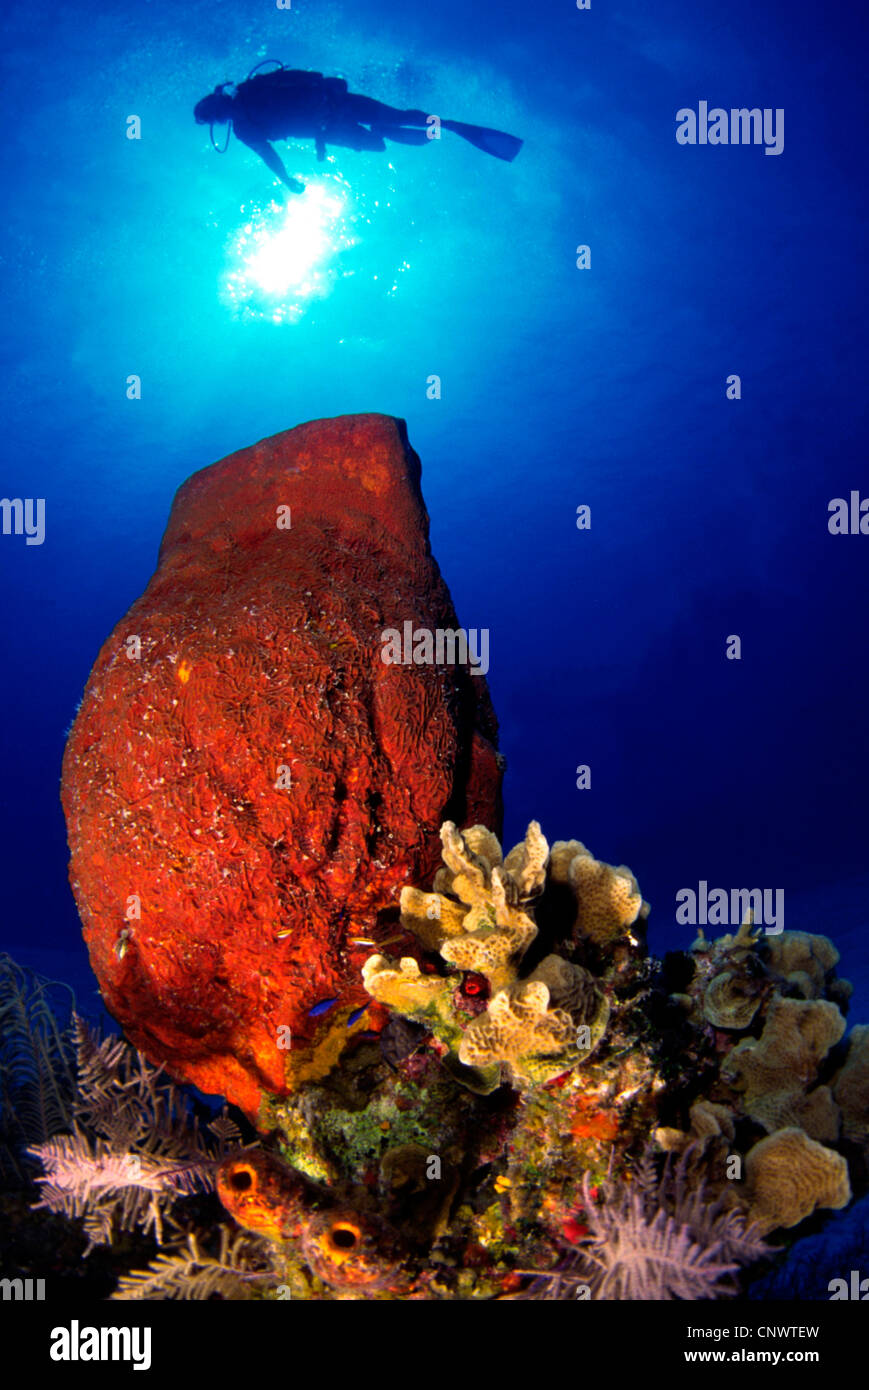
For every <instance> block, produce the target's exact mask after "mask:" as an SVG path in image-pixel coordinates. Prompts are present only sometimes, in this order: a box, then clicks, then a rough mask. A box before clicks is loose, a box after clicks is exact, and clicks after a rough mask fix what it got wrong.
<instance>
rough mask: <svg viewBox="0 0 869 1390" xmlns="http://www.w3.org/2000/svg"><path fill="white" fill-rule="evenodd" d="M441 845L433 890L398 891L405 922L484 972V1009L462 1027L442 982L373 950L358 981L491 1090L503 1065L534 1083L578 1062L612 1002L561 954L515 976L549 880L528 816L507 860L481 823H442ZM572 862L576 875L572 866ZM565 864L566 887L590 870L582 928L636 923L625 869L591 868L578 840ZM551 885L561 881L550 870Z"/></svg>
mask: <svg viewBox="0 0 869 1390" xmlns="http://www.w3.org/2000/svg"><path fill="white" fill-rule="evenodd" d="M441 841H442V845H443V860H444V866H443V868H442V869H440V870H438V873H437V875H436V876H435V884H434V889H435V891H434V892H432V893H424V892H422V891H420V890H419V889H418V888H404V889H403V890H402V894H401V920H402V924H403V925H404V926H405V927H407V928H408V929H409V930H410V931H412V932H413V933H414V934H415V935H416V937H417V938H418V940H419V941H420V943H421V944H422V945H423V947H425V948H426V949H427V950H431V951H433V950H436V951H438V952H439V953H440V955H441V957H442V959H443V960H445V961H446V962H447V963H448V964H449V965H451V966H452V967H454V968H455V969H456V970H460V971H467V972H473V973H475V974H480V975H483V976H485V978H486V980H487V981H488V983H489V987H490V991H491V996H490V1002H489V1005H488V1008H487V1009H486V1011H485V1012H484V1013H481V1014H479V1015H478V1016H477V1017H475V1018H473V1019H472V1021H471V1022H469V1023H467V1026H463V1024H464V1022H465V1020H464V1019H462V1020H461V1021H460V1020H459V1017H458V1016H457V1014H456V1010H455V1005H454V1000H453V997H452V993H453V986H452V985H451V983H450V982H449V980H444V979H443V978H441V977H439V976H434V977H432V976H425V975H422V974H421V972H420V971H419V968H418V966H415V962H410V961H409V960H404V961H402V962H400V964H398V965H396V963H395V962H393V961H390V960H389V959H388V958H387V957H383V956H375V957H372V958H371V959H370V960H369V961H367V962H366V965H365V968H364V971H363V979H364V983H365V987H366V989H367V990H368V992H369V993H370V994H372V995H373V997H374V998H375V999H377V1000H379V1001H380V1002H381V1003H384V1004H388V1005H390V1006H391V1007H392V1008H395V1009H397V1010H398V1011H399V1012H401V1013H403V1014H406V1015H408V1016H410V1017H412V1018H416V1019H419V1020H420V1021H422V1022H425V1023H426V1024H427V1025H428V1026H429V1027H430V1029H431V1031H432V1032H433V1033H434V1035H435V1036H436V1037H437V1038H438V1039H439V1040H440V1041H441V1042H443V1043H444V1044H445V1045H446V1046H447V1048H448V1049H449V1051H450V1053H451V1054H452V1056H453V1059H454V1062H457V1063H458V1064H459V1067H460V1068H461V1067H467V1068H471V1069H472V1071H473V1077H472V1078H470V1079H469V1078H468V1077H466V1076H465V1075H464V1074H462V1073H461V1071H460V1070H459V1069H457V1068H456V1067H455V1066H453V1070H454V1071H457V1074H459V1076H460V1079H462V1080H469V1084H472V1085H474V1087H475V1089H481V1088H483V1087H484V1088H485V1089H491V1084H490V1083H491V1081H492V1077H493V1076H494V1075H497V1074H499V1072H500V1069H501V1068H502V1067H503V1069H504V1071H505V1073H506V1075H507V1077H508V1079H509V1080H510V1081H511V1082H512V1083H513V1084H514V1085H517V1086H521V1087H532V1086H537V1085H540V1084H542V1083H543V1082H545V1081H547V1080H549V1079H551V1078H552V1077H554V1076H557V1075H558V1074H559V1073H560V1072H563V1071H566V1070H567V1069H568V1068H569V1067H571V1066H575V1065H576V1064H577V1063H578V1062H581V1061H582V1060H584V1058H585V1057H587V1056H588V1055H589V1054H590V1052H592V1051H593V1050H594V1048H595V1047H596V1046H597V1044H598V1042H599V1041H600V1039H601V1038H602V1036H603V1034H604V1032H605V1030H606V1026H607V1020H608V1018H609V1002H608V1000H607V998H606V995H605V994H604V993H603V991H602V990H601V989H600V988H599V987H598V985H597V983H596V981H595V978H594V976H593V975H592V974H591V973H590V972H589V971H588V970H586V969H584V968H583V967H582V966H579V965H576V964H574V963H573V962H572V961H569V960H566V959H564V958H563V957H561V956H556V955H549V956H546V957H545V958H544V959H543V960H542V961H541V962H540V964H539V965H538V966H537V967H536V969H535V970H534V971H533V972H532V973H531V974H530V975H528V976H527V977H526V978H524V979H523V978H520V968H521V965H522V960H523V958H524V956H525V954H526V952H527V950H528V948H529V946H530V945H531V943H532V942H533V941H534V939H535V938H536V936H537V924H536V922H535V920H534V917H533V915H532V914H533V905H532V904H533V901H534V900H536V899H537V898H539V897H540V896H541V894H543V892H544V891H545V889H546V886H547V881H548V880H547V870H548V869H550V870H551V865H550V855H549V845H548V843H547V841H546V838H545V836H544V835H543V833H542V831H541V829H540V826H539V825H538V824H537V822H536V821H532V822H531V824H530V825H529V827H528V830H527V833H526V835H525V839H524V840H523V841H522V843H521V844H519V845H517V846H515V848H514V849H512V850H511V851H510V853H509V854H508V855H507V856H506V858H505V857H504V856H503V855H502V852H501V846H500V844H499V842H498V840H497V839H496V837H495V836H494V835H493V834H492V833H491V831H489V830H487V829H486V828H485V827H484V826H472V827H471V828H470V829H469V830H465V831H459V830H458V829H457V828H456V826H455V825H453V824H452V822H450V821H448V822H446V823H445V824H444V826H443V827H442V829H441ZM580 859H581V860H583V867H582V870H581V871H579V872H578V871H576V870H575V869H574V868H573V867H572V866H573V865H574V863H575V862H576V861H577V860H580ZM562 862H563V866H564V874H565V879H564V881H565V882H571V883H573V882H574V881H576V882H581V881H583V873H585V872H586V869H587V867H588V866H591V875H590V877H588V880H587V883H585V885H584V887H583V888H582V893H583V894H584V897H581V896H580V894H579V892H578V893H577V897H576V898H575V899H574V910H575V912H576V914H577V919H576V920H577V924H578V925H579V930H580V931H581V930H583V928H582V923H581V921H580V919H582V920H583V921H584V922H585V923H586V926H587V925H588V924H589V923H591V924H592V926H594V924H595V923H596V924H598V926H601V924H603V925H604V926H606V930H607V931H609V932H610V933H612V931H613V930H615V925H614V924H615V923H616V922H618V923H619V925H618V928H617V930H618V931H619V932H621V931H623V929H624V924H625V922H628V924H629V923H630V922H631V921H634V920H635V919H636V916H637V915H638V913H639V910H640V908H641V907H642V899H641V898H640V897H639V893H638V890H637V889H636V881H635V880H634V879H633V875H631V874H630V871H629V870H621V869H619V870H613V869H610V867H609V866H608V865H599V864H597V861H595V860H593V859H592V858H591V856H590V855H589V854H588V851H587V850H585V849H584V847H583V846H581V845H580V844H579V842H578V841H574V842H571V844H570V846H569V853H568V854H567V856H561V859H560V860H559V863H562ZM555 881H556V882H560V881H561V880H560V879H559V878H558V877H557V876H556V879H555ZM589 885H590V888H589ZM635 899H636V900H635ZM583 901H584V902H585V916H583V911H584V909H583V906H582V903H583ZM413 967H415V969H414V968H413ZM435 982H436V983H435Z"/></svg>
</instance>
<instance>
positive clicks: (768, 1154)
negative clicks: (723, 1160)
mask: <svg viewBox="0 0 869 1390" xmlns="http://www.w3.org/2000/svg"><path fill="white" fill-rule="evenodd" d="M745 1173H746V1179H747V1192H748V1197H749V1202H750V1209H749V1215H750V1217H751V1219H752V1220H753V1221H755V1222H757V1223H758V1225H759V1227H760V1231H761V1234H763V1235H766V1234H768V1233H769V1232H770V1231H774V1230H777V1229H778V1228H780V1227H784V1228H788V1227H790V1226H796V1225H798V1224H799V1222H800V1221H804V1220H805V1218H806V1217H807V1216H811V1214H812V1212H813V1211H816V1210H817V1208H818V1207H833V1208H836V1209H838V1208H840V1207H845V1206H847V1205H848V1202H849V1201H850V1200H851V1184H850V1182H849V1180H848V1165H847V1163H846V1162H845V1160H844V1158H843V1157H842V1155H841V1154H837V1153H835V1152H834V1151H833V1150H832V1149H827V1148H825V1147H824V1145H823V1144H818V1143H816V1142H815V1140H814V1139H810V1138H809V1137H808V1135H806V1134H805V1133H804V1132H803V1131H802V1130H801V1129H797V1128H795V1127H792V1128H788V1129H780V1130H779V1131H778V1132H777V1133H776V1134H771V1135H769V1136H768V1137H767V1138H766V1139H761V1140H760V1142H759V1143H758V1144H755V1145H754V1147H753V1148H752V1149H750V1150H749V1152H748V1153H747V1155H746V1158H745Z"/></svg>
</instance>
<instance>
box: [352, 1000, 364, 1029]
mask: <svg viewBox="0 0 869 1390" xmlns="http://www.w3.org/2000/svg"><path fill="white" fill-rule="evenodd" d="M367 1008H368V1005H367V1004H363V1005H362V1008H361V1009H354V1010H353V1012H352V1014H351V1015H350V1017H349V1018H348V1020H347V1027H348V1028H352V1027H353V1024H354V1023H358V1022H359V1020H360V1018H361V1017H362V1015H363V1014H364V1013H365V1011H366V1010H367Z"/></svg>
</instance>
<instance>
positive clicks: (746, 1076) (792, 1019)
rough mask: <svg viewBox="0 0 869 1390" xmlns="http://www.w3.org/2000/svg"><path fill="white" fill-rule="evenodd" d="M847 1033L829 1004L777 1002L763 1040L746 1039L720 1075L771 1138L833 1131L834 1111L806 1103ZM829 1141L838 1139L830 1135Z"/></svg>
mask: <svg viewBox="0 0 869 1390" xmlns="http://www.w3.org/2000/svg"><path fill="white" fill-rule="evenodd" d="M844 1031H845V1020H844V1018H843V1017H842V1015H841V1013H840V1012H839V1010H838V1008H837V1007H836V1005H835V1004H831V1003H829V1002H828V1001H827V1000H822V999H816V1000H801V999H782V998H779V997H776V998H775V999H773V1001H772V1003H771V1004H770V1006H769V1009H768V1011H767V1015H766V1019H765V1022H764V1028H763V1032H762V1034H761V1036H760V1038H743V1040H742V1042H740V1043H738V1044H737V1046H736V1047H734V1048H733V1049H732V1051H731V1052H730V1053H729V1054H728V1056H727V1058H726V1059H725V1061H724V1064H723V1065H722V1068H721V1075H722V1077H723V1078H724V1080H726V1081H728V1082H729V1083H730V1085H732V1086H733V1087H734V1089H735V1090H737V1091H741V1092H743V1093H744V1094H743V1107H744V1109H745V1112H746V1114H748V1115H750V1116H751V1118H752V1119H754V1120H756V1121H757V1122H758V1124H761V1125H763V1127H764V1129H765V1130H767V1132H768V1133H771V1132H772V1131H773V1130H777V1129H781V1128H783V1127H786V1126H792V1125H800V1126H802V1127H804V1128H809V1127H810V1126H812V1121H813V1119H814V1121H815V1125H817V1124H818V1123H820V1125H821V1127H822V1130H823V1132H825V1133H826V1132H827V1131H828V1130H829V1127H830V1125H829V1116H830V1114H831V1112H830V1106H829V1103H827V1101H826V1098H824V1097H822V1098H821V1100H820V1101H818V1100H817V1099H812V1098H811V1097H807V1095H806V1092H807V1091H808V1090H809V1088H810V1087H811V1086H812V1084H813V1083H814V1082H815V1080H816V1079H817V1073H818V1065H819V1063H820V1062H821V1060H822V1059H823V1058H824V1057H825V1056H826V1054H827V1052H828V1051H829V1050H830V1048H831V1047H832V1046H833V1045H834V1044H835V1043H837V1042H838V1041H839V1039H840V1038H841V1036H842V1034H843V1033H844ZM829 1137H831V1138H832V1137H834V1136H832V1135H830V1136H829Z"/></svg>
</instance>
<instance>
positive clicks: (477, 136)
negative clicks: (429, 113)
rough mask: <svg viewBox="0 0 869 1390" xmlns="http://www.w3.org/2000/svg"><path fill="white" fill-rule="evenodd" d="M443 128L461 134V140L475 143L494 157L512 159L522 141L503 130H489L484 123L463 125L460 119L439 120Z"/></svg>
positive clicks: (478, 147)
mask: <svg viewBox="0 0 869 1390" xmlns="http://www.w3.org/2000/svg"><path fill="white" fill-rule="evenodd" d="M441 125H442V126H443V128H444V130H451V131H453V133H454V134H455V135H461V137H462V139H463V140H468V141H469V142H470V144H472V145H476V147H477V149H478V150H485V152H486V154H493V155H494V156H495V158H496V159H506V160H508V161H510V160H514V159H515V158H516V156H517V154H518V153H519V151H520V150H521V148H522V144H523V142H522V141H521V140H520V139H518V137H517V136H515V135H505V133H504V131H503V130H490V129H489V128H488V126H484V125H465V124H464V123H463V122H462V121H441Z"/></svg>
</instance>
